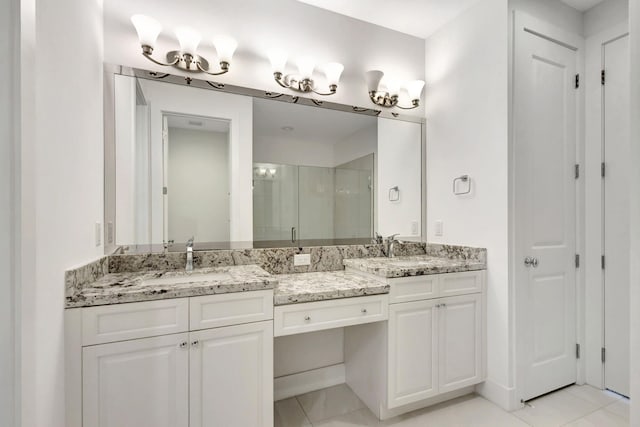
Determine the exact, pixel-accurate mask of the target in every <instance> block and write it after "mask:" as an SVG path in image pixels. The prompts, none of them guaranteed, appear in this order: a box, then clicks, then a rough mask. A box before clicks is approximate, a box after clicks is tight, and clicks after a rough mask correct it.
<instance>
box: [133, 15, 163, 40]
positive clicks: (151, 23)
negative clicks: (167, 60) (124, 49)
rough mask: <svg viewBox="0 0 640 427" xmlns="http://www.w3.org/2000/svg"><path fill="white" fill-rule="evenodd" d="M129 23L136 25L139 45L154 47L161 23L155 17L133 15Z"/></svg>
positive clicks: (160, 29)
mask: <svg viewBox="0 0 640 427" xmlns="http://www.w3.org/2000/svg"><path fill="white" fill-rule="evenodd" d="M131 23H132V24H133V26H134V27H136V32H137V33H138V39H139V40H140V45H141V46H150V47H152V48H153V47H155V44H156V40H158V35H159V34H160V31H162V25H160V23H159V22H158V21H156V20H155V19H153V18H149V17H148V16H145V15H133V16H132V17H131Z"/></svg>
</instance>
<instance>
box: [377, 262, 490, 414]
mask: <svg viewBox="0 0 640 427" xmlns="http://www.w3.org/2000/svg"><path fill="white" fill-rule="evenodd" d="M421 280H422V281H423V283H424V284H425V287H424V289H433V288H435V289H437V292H433V293H431V292H429V293H425V292H415V293H412V294H411V293H403V298H409V296H410V295H414V296H415V298H416V299H417V300H414V301H410V302H401V303H397V304H391V305H390V306H389V324H388V329H387V333H388V344H387V389H386V390H387V396H386V401H387V408H388V409H392V408H398V407H400V406H403V405H407V404H410V403H414V402H419V401H422V400H425V399H429V398H431V397H434V396H436V395H439V394H443V393H447V392H450V391H454V390H458V389H461V388H463V387H466V386H470V385H474V384H478V383H480V382H482V381H483V380H484V355H483V351H484V344H483V340H484V328H483V312H482V300H483V299H482V298H483V294H482V290H483V281H484V273H483V272H470V273H454V274H441V275H433V276H431V277H428V278H426V279H419V278H415V280H414V282H415V284H416V285H415V286H414V288H417V287H416V286H417V284H418V283H419V282H420V281H421ZM434 281H435V282H436V283H434ZM390 285H391V289H392V292H393V289H394V280H393V279H391V280H390ZM398 285H399V288H400V289H407V288H406V285H407V281H406V280H401V281H399V282H398ZM465 290H466V292H468V293H467V294H463V295H458V294H460V293H463V292H465ZM450 293H453V294H456V295H458V296H450V297H449V296H447V297H443V296H446V295H448V294H450ZM424 295H438V296H440V298H429V299H425V298H423V296H424ZM421 297H422V298H421ZM396 301H397V299H396Z"/></svg>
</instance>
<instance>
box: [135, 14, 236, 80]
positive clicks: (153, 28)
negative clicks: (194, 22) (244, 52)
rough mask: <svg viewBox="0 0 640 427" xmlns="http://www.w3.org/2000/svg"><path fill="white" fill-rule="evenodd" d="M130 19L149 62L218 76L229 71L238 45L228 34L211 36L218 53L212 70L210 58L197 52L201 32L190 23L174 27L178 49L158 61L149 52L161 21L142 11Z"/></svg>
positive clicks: (151, 50) (158, 32) (156, 38)
mask: <svg viewBox="0 0 640 427" xmlns="http://www.w3.org/2000/svg"><path fill="white" fill-rule="evenodd" d="M131 22H132V23H133V26H134V27H135V28H136V32H137V33H138V39H139V40H140V46H141V47H142V55H144V56H145V57H146V58H147V59H148V60H150V61H151V62H153V63H155V64H158V65H162V66H166V67H176V68H179V69H181V70H184V71H191V72H200V73H206V74H209V75H212V76H218V75H220V74H225V73H227V72H228V71H229V65H230V64H231V57H232V56H233V53H234V52H235V50H236V48H237V47H238V43H237V42H236V41H235V40H234V39H232V38H231V37H229V36H215V37H213V38H212V42H213V45H214V47H215V48H216V52H217V53H218V61H219V62H220V71H212V70H211V68H210V67H209V61H207V60H206V59H204V58H203V57H202V56H199V55H198V53H197V50H198V45H199V44H200V41H201V40H202V38H201V37H200V34H198V33H197V32H196V31H195V30H193V29H191V28H189V27H180V28H177V29H176V37H177V39H178V42H179V43H180V50H172V51H171V52H169V53H167V55H166V57H167V61H168V62H166V63H165V62H161V61H158V60H157V59H155V58H154V57H153V56H152V55H153V49H154V48H155V44H156V41H157V40H158V36H159V35H160V31H162V26H161V25H160V23H159V22H158V21H156V20H155V19H153V18H150V17H148V16H145V15H133V16H132V17H131Z"/></svg>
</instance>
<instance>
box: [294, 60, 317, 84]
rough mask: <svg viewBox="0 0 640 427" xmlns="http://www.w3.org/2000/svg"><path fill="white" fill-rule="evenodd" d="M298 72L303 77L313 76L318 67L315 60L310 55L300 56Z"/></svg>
mask: <svg viewBox="0 0 640 427" xmlns="http://www.w3.org/2000/svg"><path fill="white" fill-rule="evenodd" d="M297 65H298V73H300V77H302V78H303V79H310V78H311V76H313V69H314V68H316V62H315V60H314V59H313V58H312V57H310V56H303V57H301V58H298V62H297Z"/></svg>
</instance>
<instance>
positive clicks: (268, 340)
mask: <svg viewBox="0 0 640 427" xmlns="http://www.w3.org/2000/svg"><path fill="white" fill-rule="evenodd" d="M190 339H191V356H190V357H191V363H190V382H189V385H190V403H191V407H190V411H191V418H190V420H191V421H190V426H191V427H205V426H224V427H246V426H255V427H266V426H270V425H272V423H273V322H271V321H268V322H258V323H249V324H246V325H238V326H227V327H224V328H216V329H207V330H203V331H199V332H192V333H191V334H190Z"/></svg>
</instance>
